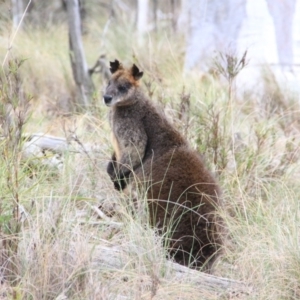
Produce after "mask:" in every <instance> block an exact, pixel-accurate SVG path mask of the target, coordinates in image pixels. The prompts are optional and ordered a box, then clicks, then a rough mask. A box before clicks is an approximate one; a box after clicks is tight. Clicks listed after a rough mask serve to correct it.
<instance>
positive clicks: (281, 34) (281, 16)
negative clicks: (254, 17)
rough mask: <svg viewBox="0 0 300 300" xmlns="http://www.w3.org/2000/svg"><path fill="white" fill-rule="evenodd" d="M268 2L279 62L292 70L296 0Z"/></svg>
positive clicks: (272, 0)
mask: <svg viewBox="0 0 300 300" xmlns="http://www.w3.org/2000/svg"><path fill="white" fill-rule="evenodd" d="M266 1H267V3H268V8H269V13H270V15H271V17H272V19H273V23H274V28H275V37H276V44H277V53H278V62H279V64H280V66H281V67H282V68H285V69H289V70H292V68H293V62H294V59H293V58H294V55H293V20H294V12H295V6H296V0H284V1H282V0H266ZM298 26H299V24H298Z"/></svg>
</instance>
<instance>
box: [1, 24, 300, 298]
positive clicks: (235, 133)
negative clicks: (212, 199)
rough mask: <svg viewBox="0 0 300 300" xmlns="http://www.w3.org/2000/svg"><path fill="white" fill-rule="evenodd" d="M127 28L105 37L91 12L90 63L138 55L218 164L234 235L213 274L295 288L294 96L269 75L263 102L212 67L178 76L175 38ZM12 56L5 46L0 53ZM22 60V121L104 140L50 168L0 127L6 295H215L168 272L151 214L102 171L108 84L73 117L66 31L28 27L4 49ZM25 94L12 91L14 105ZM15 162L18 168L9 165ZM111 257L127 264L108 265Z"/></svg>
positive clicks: (156, 89)
mask: <svg viewBox="0 0 300 300" xmlns="http://www.w3.org/2000/svg"><path fill="white" fill-rule="evenodd" d="M101 22H102V23H103V24H105V21H103V20H102V21H101ZM119 25H122V26H117V27H116V26H115V25H114V23H112V24H111V25H110V26H109V28H108V31H107V32H106V34H105V36H104V35H103V29H102V28H103V27H101V26H99V24H97V22H96V20H92V21H91V25H90V27H91V28H90V33H89V34H87V35H86V36H85V37H84V44H85V51H86V55H87V58H88V61H89V64H90V65H92V64H93V63H94V61H95V60H96V59H97V58H98V56H99V55H100V54H101V53H102V51H106V52H107V53H108V58H109V59H110V60H112V59H114V58H119V59H120V60H122V61H124V62H125V63H128V64H129V63H132V61H134V62H136V63H138V64H139V66H140V67H141V69H143V70H144V71H145V73H146V76H145V79H144V88H145V90H146V91H147V92H148V93H149V96H151V98H153V101H157V102H158V104H159V105H162V106H164V107H165V110H166V113H167V114H168V116H169V117H170V118H171V119H172V121H173V122H174V124H175V126H177V127H178V128H179V129H180V130H182V132H185V134H186V135H187V137H188V139H189V140H190V142H191V144H192V145H193V147H195V148H197V149H198V150H199V151H200V152H202V153H203V154H204V155H205V157H206V160H207V163H208V165H209V166H210V168H211V169H213V170H214V171H215V172H216V174H217V176H218V178H219V181H220V183H221V185H222V187H223V191H224V202H225V205H224V207H223V208H220V213H221V214H222V216H223V217H224V219H225V221H226V225H227V227H228V231H229V236H228V240H227V242H226V245H225V249H224V250H225V251H224V255H223V257H222V259H221V260H220V261H219V262H218V264H217V266H216V268H215V273H216V274H217V275H220V276H224V277H229V278H233V279H237V280H243V281H245V282H247V283H249V284H251V285H253V286H254V289H255V292H254V293H253V294H251V295H248V296H245V298H247V299H272V300H273V299H299V297H300V271H299V270H300V254H299V253H300V252H299V222H300V220H299V213H300V208H299V196H300V188H299V184H298V183H297V181H298V179H297V178H298V177H299V165H300V163H299V155H300V152H299V146H300V144H299V133H300V126H299V120H298V118H297V115H299V103H298V102H297V101H295V100H294V99H293V98H291V97H290V96H289V95H288V94H287V93H283V92H281V90H280V87H278V86H275V85H274V84H270V83H268V85H267V87H268V89H267V90H266V94H265V95H264V96H262V98H261V99H253V98H251V95H249V98H244V99H237V98H236V97H235V94H234V89H233V86H231V87H229V86H228V85H227V84H225V85H224V83H222V82H221V81H220V80H219V79H218V78H217V77H215V74H214V75H207V77H206V78H205V79H204V80H202V81H201V80H200V79H199V78H197V76H196V75H195V74H186V75H185V76H183V75H182V65H183V47H182V43H181V40H180V39H176V37H172V36H169V35H167V34H158V35H149V36H148V37H147V38H146V39H145V41H144V45H143V44H141V45H139V44H138V43H137V42H132V41H136V37H135V33H134V31H133V30H131V29H130V28H128V27H126V26H125V25H126V24H125V22H124V23H122V24H119ZM7 26H8V25H7ZM99 36H102V37H104V41H101V42H99V41H98V38H99ZM8 41H9V34H7V35H6V36H5V35H3V37H2V38H1V44H2V45H5V44H7V42H8ZM98 44H99V46H97V45H98ZM95 45H96V46H95ZM0 49H4V48H1V47H0ZM5 54H6V51H5V50H1V51H0V61H2V58H3V57H4V56H5ZM158 54H159V55H158ZM16 58H18V59H20V58H23V59H27V60H26V61H25V62H24V64H23V65H22V66H21V67H20V69H16V72H17V73H18V74H19V76H20V80H21V88H22V91H23V93H24V94H25V95H31V97H30V99H31V98H32V100H31V102H30V107H29V111H30V112H31V114H29V115H28V120H27V122H26V123H25V124H21V128H19V129H20V130H21V131H23V132H24V131H26V132H44V133H48V134H49V133H50V134H54V135H57V136H68V135H70V134H74V133H76V135H77V136H78V138H79V140H80V141H82V142H92V143H97V144H98V145H99V146H100V147H101V149H102V151H101V153H100V154H94V155H92V157H87V156H86V155H82V154H81V155H80V154H76V155H75V154H73V153H66V154H65V155H64V164H63V168H61V169H51V168H48V167H45V166H43V165H42V164H41V165H32V164H31V162H30V160H29V161H27V162H26V163H24V162H21V161H20V156H19V154H18V153H16V152H14V155H12V152H11V153H9V151H15V150H14V149H19V148H20V147H21V146H22V141H21V140H20V141H19V140H16V139H14V140H13V144H11V143H10V142H11V141H12V136H13V135H11V136H8V135H5V134H4V133H3V132H1V135H3V136H4V139H1V140H0V148H1V153H2V155H1V157H0V174H1V176H0V190H1V195H0V199H1V203H0V211H1V215H0V237H1V245H0V249H1V257H0V259H1V268H2V269H1V273H3V274H4V275H6V277H5V278H4V281H3V284H2V285H1V286H0V299H2V298H3V299H220V296H217V295H216V294H214V293H212V292H209V291H206V290H204V289H202V287H199V286H195V285H194V284H193V283H192V282H191V283H187V282H184V281H180V280H178V279H176V278H174V276H172V273H171V271H170V270H168V268H167V265H166V258H165V253H166V252H165V249H163V247H162V246H161V240H160V238H159V237H158V236H157V235H156V234H155V232H154V230H153V229H151V228H149V226H148V225H147V224H146V222H145V219H144V218H143V216H142V215H141V216H139V215H137V216H132V215H131V214H130V207H131V204H130V199H129V200H128V199H126V197H125V196H124V195H120V194H118V193H117V192H116V191H114V190H113V188H112V184H111V183H110V181H109V179H108V176H107V175H106V172H105V165H106V162H107V159H108V158H109V155H110V152H111V148H110V147H111V146H110V142H109V128H108V124H107V121H106V112H107V111H106V108H105V107H104V106H103V105H102V101H101V90H102V88H103V82H102V79H101V78H100V77H97V76H96V77H95V78H94V82H95V85H96V86H97V95H96V96H95V99H97V101H95V103H94V109H93V110H92V111H90V112H87V113H86V114H84V115H72V97H73V89H74V84H73V81H72V76H71V71H70V65H69V58H68V45H67V30H66V28H65V27H64V26H63V25H59V26H58V27H55V26H54V25H53V27H50V28H48V29H47V30H42V29H36V28H34V27H33V28H31V29H30V30H24V31H20V32H19V33H18V35H17V37H16V40H15V42H14V44H13V48H12V50H10V54H9V60H10V61H15V59H16ZM6 72H7V69H6ZM221 76H222V74H219V77H221ZM10 84H12V82H7V83H6V87H5V86H4V85H2V86H1V88H0V97H1V101H2V102H1V103H5V102H3V101H8V100H9V101H12V99H8V98H7V97H6V96H5V94H4V93H3V90H4V88H7V87H8V88H12V89H14V85H10ZM230 84H232V82H231V83H230ZM229 90H230V95H229V94H228V91H229ZM229 98H230V101H229ZM20 105H21V104H20V103H19V102H18V101H17V102H16V108H20ZM15 117H16V116H15ZM2 125H3V121H2ZM2 129H3V127H2ZM2 129H1V130H2ZM13 130H14V131H13V133H16V132H17V130H18V127H14V129H13ZM9 147H11V148H9ZM11 166H14V168H16V169H15V170H17V173H14V175H13V176H12V175H11ZM9 178H11V179H9ZM16 195H18V203H17V202H16ZM17 204H19V205H21V206H22V207H23V208H24V210H25V212H23V214H22V212H20V214H19V216H15V215H14V214H13V212H14V208H15V207H16V205H17ZM93 205H95V206H99V205H101V206H102V207H106V208H107V209H110V207H112V206H113V207H114V208H117V210H118V215H116V216H114V218H113V221H114V222H107V221H105V220H103V219H99V217H98V215H97V214H96V213H95V211H94V210H93V209H92V206H93ZM120 223H121V224H122V225H121V226H120ZM16 225H18V226H16ZM105 249H106V250H105ZM109 249H117V250H118V251H119V252H118V255H115V252H113V251H109ZM104 255H105V256H111V261H112V264H113V263H115V265H116V266H119V267H115V268H113V267H112V266H111V265H106V264H105V262H104V260H103V256H104ZM7 268H9V269H7ZM1 297H2V298H1ZM224 299H225V298H224Z"/></svg>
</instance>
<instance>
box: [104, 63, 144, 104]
mask: <svg viewBox="0 0 300 300" xmlns="http://www.w3.org/2000/svg"><path fill="white" fill-rule="evenodd" d="M110 71H111V73H112V76H111V79H110V80H109V82H108V85H107V87H106V90H105V93H104V96H103V100H104V103H105V104H106V105H107V106H126V105H132V104H134V102H135V101H137V99H136V97H135V92H136V89H137V87H138V85H139V79H140V78H141V77H142V76H143V72H140V70H139V69H138V67H137V66H136V65H133V66H132V67H131V68H130V69H125V68H124V67H123V66H122V64H121V63H119V61H118V60H115V61H114V62H110Z"/></svg>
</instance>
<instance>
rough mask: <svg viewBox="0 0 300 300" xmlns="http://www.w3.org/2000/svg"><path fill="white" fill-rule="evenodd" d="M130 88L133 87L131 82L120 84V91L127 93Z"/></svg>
mask: <svg viewBox="0 0 300 300" xmlns="http://www.w3.org/2000/svg"><path fill="white" fill-rule="evenodd" d="M130 88H131V83H130V82H124V83H122V84H120V85H118V91H119V92H120V93H126V92H127V91H128V90H129V89H130Z"/></svg>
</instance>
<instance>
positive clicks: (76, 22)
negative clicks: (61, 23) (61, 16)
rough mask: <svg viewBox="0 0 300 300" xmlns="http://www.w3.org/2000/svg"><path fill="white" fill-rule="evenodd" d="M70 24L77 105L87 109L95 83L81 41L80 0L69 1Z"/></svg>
mask: <svg viewBox="0 0 300 300" xmlns="http://www.w3.org/2000/svg"><path fill="white" fill-rule="evenodd" d="M67 14H68V24H69V42H70V57H71V64H72V70H73V76H74V79H75V82H76V86H77V104H78V105H79V107H80V108H81V109H82V108H83V109H86V108H87V107H88V106H89V104H90V99H91V97H92V93H93V83H92V80H91V77H90V75H89V71H88V66H87V63H86V60H85V56H84V50H83V44H82V39H81V20H80V9H79V2H78V0H67Z"/></svg>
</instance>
